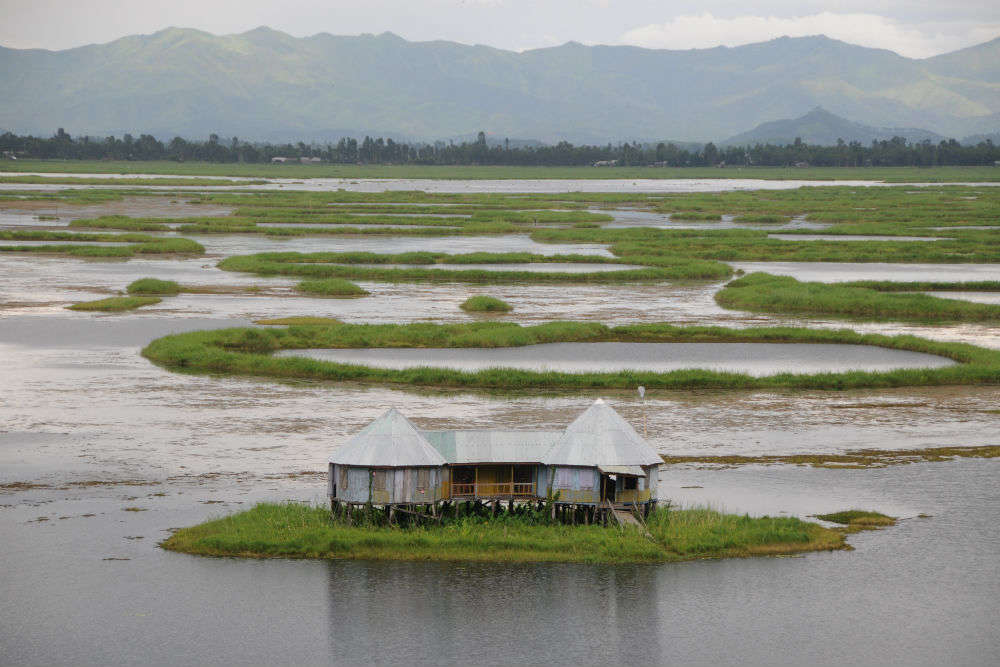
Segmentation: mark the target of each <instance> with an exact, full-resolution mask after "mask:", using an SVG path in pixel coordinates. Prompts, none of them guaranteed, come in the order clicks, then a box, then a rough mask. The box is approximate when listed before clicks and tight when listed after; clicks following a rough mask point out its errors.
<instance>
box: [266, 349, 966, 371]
mask: <svg viewBox="0 0 1000 667" xmlns="http://www.w3.org/2000/svg"><path fill="white" fill-rule="evenodd" d="M278 356H288V357H308V358H310V359H319V360H322V361H333V362H337V363H343V364H361V365H364V366H374V367H376V368H393V369H404V368H421V367H424V366H433V367H436V368H451V369H455V370H463V371H478V370H486V369H490V368H516V369H520V370H531V371H559V372H563V373H615V372H618V371H623V370H633V371H645V372H657V373H665V372H668V371H674V370H680V369H684V368H704V369H709V370H714V371H729V372H736V373H747V374H749V375H753V376H758V377H759V376H764V375H774V374H776V373H828V372H838V371H848V370H868V371H887V370H893V369H897V368H940V367H942V366H950V365H952V364H953V363H954V362H952V361H951V360H948V359H945V358H943V357H938V356H934V355H930V354H921V353H918V352H907V351H903V350H889V349H885V348H879V347H872V346H867V345H826V344H813V345H810V344H800V343H547V344H542V345H526V346H523V347H498V348H487V349H482V348H368V349H346V350H343V349H337V350H327V349H323V350H285V351H282V352H280V353H279V355H278Z"/></svg>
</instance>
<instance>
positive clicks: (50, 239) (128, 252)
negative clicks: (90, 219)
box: [0, 229, 205, 258]
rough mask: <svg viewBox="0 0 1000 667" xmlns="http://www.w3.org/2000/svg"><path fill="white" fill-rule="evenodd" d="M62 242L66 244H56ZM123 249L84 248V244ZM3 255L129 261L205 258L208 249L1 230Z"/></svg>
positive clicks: (130, 237) (136, 237)
mask: <svg viewBox="0 0 1000 667" xmlns="http://www.w3.org/2000/svg"><path fill="white" fill-rule="evenodd" d="M3 241H34V242H39V241H41V242H44V243H46V244H45V245H3ZM56 241H61V242H63V243H55V242H56ZM81 242H83V243H117V244H121V245H84V244H83V243H81ZM0 252H37V253H45V254H51V255H67V256H70V257H109V258H128V257H133V256H135V255H202V254H204V253H205V247H204V246H202V245H201V244H200V243H197V242H195V241H192V240H191V239H185V238H179V237H170V238H166V237H161V236H150V235H148V234H110V233H107V232H104V233H75V232H66V231H35V230H21V229H18V230H8V231H4V230H0Z"/></svg>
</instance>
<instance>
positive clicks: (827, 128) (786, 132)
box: [722, 107, 944, 146]
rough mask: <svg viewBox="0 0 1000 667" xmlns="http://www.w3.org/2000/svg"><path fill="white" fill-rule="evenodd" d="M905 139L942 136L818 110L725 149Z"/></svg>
mask: <svg viewBox="0 0 1000 667" xmlns="http://www.w3.org/2000/svg"><path fill="white" fill-rule="evenodd" d="M893 137H903V138H904V139H906V140H907V141H910V142H918V141H924V140H925V139H929V140H931V141H933V142H934V143H937V142H939V141H941V140H942V139H944V137H943V136H941V135H940V134H937V133H935V132H931V131H930V130H921V129H917V128H912V127H881V128H880V127H871V126H870V125H863V124H861V123H854V122H852V121H849V120H847V119H846V118H841V117H840V116H836V115H834V114H832V113H830V112H829V111H826V110H825V109H821V108H819V107H817V108H815V109H813V110H812V111H810V112H809V113H807V114H806V115H804V116H800V117H799V118H791V119H784V120H775V121H771V122H768V123H761V124H760V125H758V126H757V127H755V128H754V129H752V130H750V131H748V132H742V133H740V134H737V135H736V136H734V137H730V138H729V139H727V140H725V141H724V142H722V143H723V145H735V146H746V145H751V144H778V145H784V144H790V143H792V142H793V141H795V139H797V138H798V139H802V141H804V142H805V143H807V144H815V145H820V146H832V145H834V144H836V143H837V140H838V139H842V140H843V141H845V142H846V143H850V142H852V141H859V142H861V143H862V144H864V145H866V146H867V145H868V144H870V143H871V142H872V141H875V140H882V139H892V138H893Z"/></svg>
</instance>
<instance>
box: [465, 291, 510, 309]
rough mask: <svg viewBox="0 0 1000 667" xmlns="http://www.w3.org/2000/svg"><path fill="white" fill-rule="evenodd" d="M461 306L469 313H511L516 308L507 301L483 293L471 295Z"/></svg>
mask: <svg viewBox="0 0 1000 667" xmlns="http://www.w3.org/2000/svg"><path fill="white" fill-rule="evenodd" d="M459 308H461V309H462V310H464V311H466V312H469V313H509V312H510V311H512V310H514V308H513V306H511V305H510V304H509V303H507V302H506V301H503V300H501V299H497V298H496V297H492V296H486V295H483V294H480V295H477V296H470V297H469V298H468V299H466V300H465V301H463V302H462V305H461V306H459Z"/></svg>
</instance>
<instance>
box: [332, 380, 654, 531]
mask: <svg viewBox="0 0 1000 667" xmlns="http://www.w3.org/2000/svg"><path fill="white" fill-rule="evenodd" d="M662 463H663V459H662V458H661V457H660V455H659V454H657V453H656V451H655V450H654V449H653V448H652V447H651V446H650V445H649V444H648V443H647V442H646V441H645V440H644V439H643V438H642V437H641V436H640V435H639V434H638V433H636V431H635V429H634V428H632V426H631V425H630V424H629V423H628V422H626V421H625V420H624V419H623V418H622V417H621V415H619V414H618V413H617V412H615V410H614V409H613V408H612V407H611V406H610V405H608V404H607V403H606V402H604V401H603V400H601V399H598V400H597V401H595V402H594V403H593V405H591V406H590V407H589V408H588V409H587V410H586V411H584V413H583V414H581V415H580V416H579V417H577V418H576V419H575V420H574V421H573V422H572V423H571V424H570V425H569V426H567V427H566V429H565V430H562V431H506V430H504V431H470V430H456V431H421V430H419V429H417V427H416V426H414V425H413V424H412V423H411V422H410V420H408V419H407V418H406V417H404V416H403V415H402V414H400V413H399V412H397V411H396V410H394V409H392V410H389V411H387V412H385V413H384V414H383V415H382V416H381V417H379V418H378V419H376V420H375V421H373V422H372V423H370V424H369V425H368V426H366V427H365V428H364V429H362V430H361V431H360V432H359V433H358V434H357V435H355V436H354V437H352V438H351V439H350V440H348V441H347V442H346V443H344V445H343V446H341V447H340V448H339V449H337V450H336V451H335V452H334V453H333V454H332V455H331V456H330V461H329V480H328V484H327V493H328V495H329V496H330V502H331V507H332V508H334V509H336V508H337V507H338V506H339V505H341V504H346V505H349V506H356V505H364V504H371V505H376V506H380V507H393V506H400V507H406V506H414V505H416V506H424V507H426V508H428V509H429V510H430V511H431V512H434V511H435V510H434V508H435V507H436V506H437V505H438V504H439V503H450V502H463V501H470V502H476V501H478V502H486V503H491V502H492V503H497V502H500V501H507V502H510V503H514V502H522V503H537V502H541V501H543V500H545V499H547V498H554V499H555V500H554V504H555V506H559V505H562V506H567V507H572V508H574V509H589V511H591V512H593V510H594V509H595V508H598V507H604V508H609V509H610V508H622V507H630V508H633V509H637V510H645V511H648V510H649V509H650V508H651V507H653V506H655V504H656V486H657V478H658V474H659V470H660V465H661V464H662Z"/></svg>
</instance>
